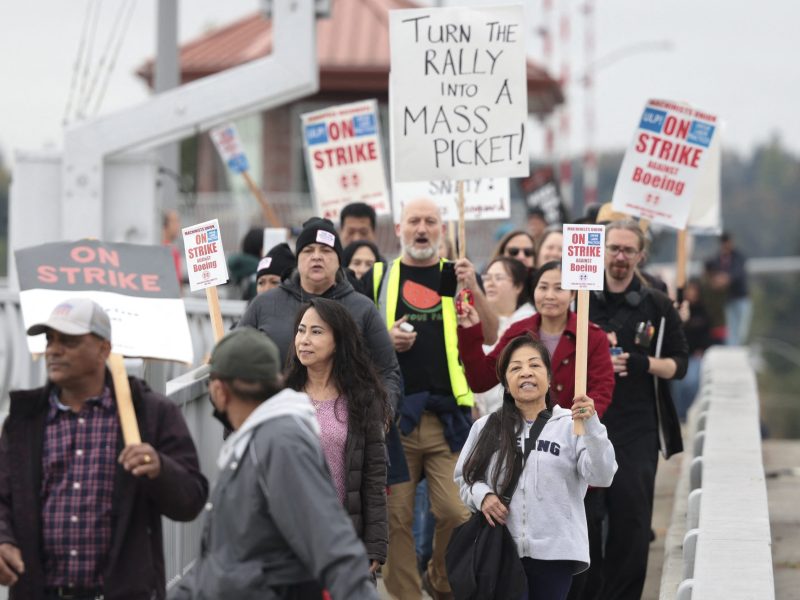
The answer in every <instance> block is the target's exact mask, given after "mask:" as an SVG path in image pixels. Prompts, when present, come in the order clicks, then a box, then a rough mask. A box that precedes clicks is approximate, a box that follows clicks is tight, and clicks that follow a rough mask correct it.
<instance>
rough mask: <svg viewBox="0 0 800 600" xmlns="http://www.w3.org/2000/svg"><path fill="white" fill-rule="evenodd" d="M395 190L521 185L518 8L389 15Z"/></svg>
mask: <svg viewBox="0 0 800 600" xmlns="http://www.w3.org/2000/svg"><path fill="white" fill-rule="evenodd" d="M389 35H390V45H391V73H390V89H389V94H390V113H391V129H392V131H391V136H392V162H393V165H394V173H395V177H396V181H400V182H403V181H428V180H433V181H443V180H453V181H458V180H467V179H475V178H484V177H525V176H527V175H528V172H529V164H528V163H529V159H528V143H527V141H528V140H527V137H526V134H525V129H526V126H527V120H528V89H527V75H526V64H525V27H524V16H523V10H522V6H521V5H518V6H497V7H485V8H477V7H475V8H466V7H465V8H450V7H448V8H426V9H407V10H390V11H389Z"/></svg>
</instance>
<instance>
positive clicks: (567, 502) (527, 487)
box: [454, 334, 617, 600]
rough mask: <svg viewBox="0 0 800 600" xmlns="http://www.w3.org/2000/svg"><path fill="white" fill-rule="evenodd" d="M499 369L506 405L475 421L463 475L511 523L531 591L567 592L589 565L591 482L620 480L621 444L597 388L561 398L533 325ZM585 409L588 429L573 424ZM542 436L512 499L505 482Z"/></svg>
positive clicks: (550, 595)
mask: <svg viewBox="0 0 800 600" xmlns="http://www.w3.org/2000/svg"><path fill="white" fill-rule="evenodd" d="M497 378H498V379H499V380H500V382H501V383H502V384H503V387H504V389H505V393H504V395H503V405H502V407H501V408H500V409H499V410H498V411H497V412H495V413H492V414H491V415H488V416H485V417H481V418H480V419H478V420H477V421H476V422H475V424H474V425H473V426H472V429H471V431H470V433H469V437H468V438H467V442H466V443H465V444H464V448H463V449H462V450H461V456H460V457H459V459H458V463H457V465H456V470H455V474H454V478H455V481H456V483H457V484H458V485H459V488H460V493H461V499H462V500H463V501H464V504H465V505H466V506H467V507H468V508H469V509H470V510H472V511H474V512H477V511H481V512H482V513H483V514H484V516H485V517H486V520H487V522H488V523H489V525H491V526H494V525H495V524H496V523H500V524H503V525H506V526H507V527H508V530H509V532H510V533H511V536H512V537H513V538H514V541H515V543H516V546H517V552H518V553H519V556H520V558H521V559H522V565H523V567H524V569H525V574H526V575H527V578H528V599H529V600H532V599H534V598H535V599H544V600H563V599H564V598H566V596H567V593H568V592H569V588H570V584H571V583H572V576H573V575H574V574H575V573H580V572H582V571H584V570H586V569H587V568H588V566H589V542H588V537H587V531H586V516H585V513H584V508H583V496H584V494H585V493H586V489H587V486H588V485H595V486H609V485H611V480H612V479H613V477H614V473H615V471H616V468H617V465H616V461H615V460H614V448H613V446H612V445H611V442H610V441H609V440H608V436H607V434H606V428H605V426H604V425H603V424H602V423H600V419H599V418H598V417H597V412H596V411H595V408H594V402H593V401H592V399H591V398H590V397H589V396H581V397H579V398H575V402H574V403H573V405H572V408H571V409H570V410H568V409H565V408H562V407H561V406H558V405H557V404H553V403H552V401H551V399H550V393H549V388H550V381H551V370H550V356H549V352H548V350H547V347H546V346H545V345H544V344H543V343H542V342H541V341H539V340H537V339H535V338H534V337H533V336H531V335H530V334H525V335H522V336H519V337H516V338H514V339H513V340H510V341H509V343H508V344H507V345H506V346H505V348H504V349H503V351H502V353H501V354H500V356H499V358H498V360H497ZM546 410H549V411H551V413H552V414H551V416H550V417H549V419H548V420H547V422H546V423H545V425H544V428H543V429H542V430H541V433H540V434H539V437H538V441H536V440H528V437H529V433H530V430H531V427H532V426H533V424H534V422H535V420H536V419H537V418H539V417H540V416H541V415H542V413H543V412H544V411H546ZM575 419H581V420H583V422H584V424H585V428H586V434H585V435H582V436H576V435H575V434H574V433H573V420H575ZM532 443H533V444H534V445H533V446H532V447H531V448H532V450H531V452H530V454H529V455H528V458H527V459H526V460H525V462H524V464H523V467H522V474H521V475H520V478H519V483H518V484H517V488H516V490H510V491H509V493H510V494H511V502H510V504H509V505H508V506H506V505H505V504H504V503H503V501H502V500H501V499H500V493H501V492H500V491H499V490H505V488H506V487H507V486H508V484H509V481H510V479H511V476H512V465H513V464H514V461H515V457H516V456H517V453H518V452H522V450H523V449H524V448H525V447H526V444H528V445H530V444H532Z"/></svg>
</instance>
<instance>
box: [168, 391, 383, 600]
mask: <svg viewBox="0 0 800 600" xmlns="http://www.w3.org/2000/svg"><path fill="white" fill-rule="evenodd" d="M318 435H319V425H318V423H317V419H316V416H315V414H314V409H313V407H312V406H311V402H310V401H309V399H308V396H306V394H303V393H300V392H295V391H292V390H284V391H282V392H280V393H279V394H276V395H275V396H273V397H272V398H270V399H268V400H266V401H265V402H263V403H262V404H261V405H259V407H258V408H257V409H256V410H255V411H254V412H253V413H252V414H251V415H250V416H249V417H248V418H247V420H246V421H245V422H244V423H243V424H242V426H241V427H240V428H239V429H238V430H237V431H235V432H234V433H233V434H232V435H231V436H230V437H229V438H228V439H227V440H226V442H225V444H224V445H223V447H222V450H221V452H220V457H219V459H218V461H217V465H218V466H219V467H220V469H221V470H220V475H219V480H218V481H217V484H216V486H215V487H214V490H213V492H212V494H211V499H210V501H209V503H208V504H207V505H206V521H205V524H204V527H203V537H202V540H201V544H200V556H199V558H198V559H197V562H195V564H194V566H193V567H192V570H191V571H190V573H189V574H188V575H187V576H186V577H184V578H183V579H182V580H181V581H180V582H179V584H178V586H177V587H176V588H175V589H173V590H171V592H170V594H169V598H170V600H190V599H194V600H250V599H253V600H255V599H256V598H258V599H259V600H273V599H275V598H277V596H276V595H275V592H274V591H273V588H280V587H281V586H287V585H291V584H296V583H303V582H308V581H313V580H316V581H318V582H319V583H320V585H322V586H324V587H325V588H326V589H327V590H328V591H329V592H330V594H331V597H332V598H333V600H378V595H377V591H376V588H375V585H374V584H373V583H372V580H371V578H370V575H369V572H368V566H369V561H368V559H367V554H366V550H365V549H364V545H363V544H362V543H361V540H359V539H358V537H357V536H356V532H355V530H354V529H353V525H352V523H351V521H350V517H348V516H347V513H346V512H345V510H344V508H343V507H342V505H341V503H340V502H339V499H338V497H337V496H336V491H335V490H334V488H333V484H332V483H331V478H330V475H329V474H328V470H327V467H326V465H325V458H324V456H323V454H322V450H321V449H320V445H319V437H318Z"/></svg>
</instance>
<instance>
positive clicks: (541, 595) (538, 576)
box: [522, 558, 574, 600]
mask: <svg viewBox="0 0 800 600" xmlns="http://www.w3.org/2000/svg"><path fill="white" fill-rule="evenodd" d="M573 567H574V563H573V562H572V561H570V560H537V559H535V558H523V559H522V568H523V569H525V576H526V577H527V578H528V594H527V596H525V597H524V598H523V599H522V600H564V599H565V598H566V597H567V592H569V586H570V583H571V582H572V569H573Z"/></svg>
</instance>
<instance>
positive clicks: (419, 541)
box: [412, 479, 436, 569]
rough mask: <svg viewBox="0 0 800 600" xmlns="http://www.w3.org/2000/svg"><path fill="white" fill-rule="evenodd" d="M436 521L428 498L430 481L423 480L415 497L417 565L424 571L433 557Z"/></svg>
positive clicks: (413, 529) (414, 527)
mask: <svg viewBox="0 0 800 600" xmlns="http://www.w3.org/2000/svg"><path fill="white" fill-rule="evenodd" d="M435 528H436V520H435V519H434V518H433V515H432V514H431V501H430V499H429V498H428V480H427V479H423V480H422V481H420V482H419V483H418V484H417V493H416V496H415V497H414V525H413V527H412V531H413V532H414V546H415V548H416V551H417V563H418V564H419V565H420V566H421V568H422V569H425V568H427V565H428V561H429V560H430V559H431V556H432V555H433V531H434V529H435Z"/></svg>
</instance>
